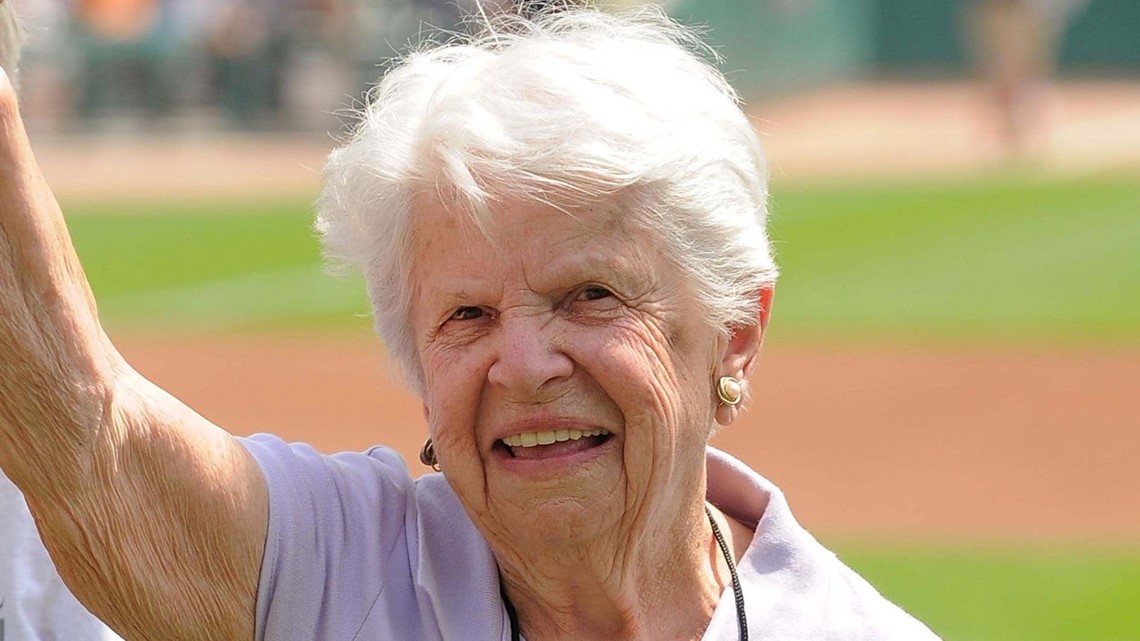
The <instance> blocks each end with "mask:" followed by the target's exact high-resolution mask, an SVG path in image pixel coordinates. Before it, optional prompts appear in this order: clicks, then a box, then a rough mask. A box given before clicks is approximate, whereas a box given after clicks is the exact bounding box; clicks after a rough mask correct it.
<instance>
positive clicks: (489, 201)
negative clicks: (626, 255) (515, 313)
mask: <svg viewBox="0 0 1140 641" xmlns="http://www.w3.org/2000/svg"><path fill="white" fill-rule="evenodd" d="M482 26H483V29H482V31H481V33H480V34H479V35H475V36H469V37H458V36H457V37H456V39H455V40H453V41H451V42H448V43H444V44H434V45H430V46H428V47H426V48H424V49H422V50H419V51H415V52H413V53H411V54H410V55H408V56H407V57H406V58H405V59H404V60H403V61H402V62H401V64H399V65H398V66H396V67H395V68H394V69H392V70H391V71H390V72H389V73H388V74H387V75H386V76H385V77H384V78H383V79H382V81H381V82H380V84H379V85H378V86H377V87H375V88H374V89H373V91H372V92H371V93H370V96H369V100H368V102H367V106H366V107H364V109H363V111H362V113H361V114H360V120H361V121H360V123H359V125H358V126H357V128H356V130H355V132H354V133H353V135H352V136H351V138H350V139H349V141H348V142H347V143H346V144H345V145H344V146H342V147H340V148H338V149H336V150H335V151H333V152H332V154H330V156H329V158H328V161H327V163H326V165H325V184H324V187H323V189H322V192H321V195H320V198H319V200H318V203H317V221H316V227H317V230H318V231H319V232H320V234H321V235H322V237H323V242H324V247H325V253H326V256H328V257H329V258H330V259H332V260H333V261H334V262H336V263H340V264H341V265H349V266H352V267H355V268H359V269H361V270H362V271H363V272H364V276H365V279H366V281H367V287H368V293H369V298H370V300H371V304H372V310H373V315H374V318H375V324H376V329H377V332H378V333H379V335H380V337H381V339H382V340H383V341H384V343H385V344H386V346H387V348H388V351H389V353H390V354H391V355H392V356H393V357H394V358H395V360H396V362H398V363H399V365H400V367H401V369H402V370H403V373H404V375H405V377H406V378H407V379H408V382H409V383H410V384H411V386H412V387H413V388H414V389H415V390H416V391H418V392H422V391H423V389H422V386H423V375H422V370H421V366H420V363H419V360H418V357H417V354H416V347H415V344H414V340H413V337H412V335H411V331H410V326H409V314H410V307H411V300H410V299H411V287H410V283H409V282H408V281H409V276H408V275H409V273H410V271H409V270H410V266H411V256H410V255H409V254H410V244H411V238H412V235H411V229H412V227H413V225H414V220H413V219H414V217H415V216H416V212H415V211H413V203H414V202H416V200H417V198H422V197H425V196H427V197H432V196H436V197H438V198H439V199H440V200H441V202H442V203H443V204H444V205H445V206H446V207H448V208H449V209H450V210H452V211H455V212H456V213H457V215H464V214H465V215H469V216H471V217H473V219H474V221H475V222H476V224H477V225H478V226H479V228H480V229H482V230H486V229H487V226H488V225H490V224H493V216H494V214H493V211H494V207H495V205H496V204H497V203H502V202H505V201H511V202H518V201H520V200H521V201H523V202H536V203H545V204H548V205H552V206H554V207H557V208H559V209H563V210H566V211H572V210H574V209H578V208H583V207H588V206H591V205H595V204H598V203H601V202H603V201H607V200H608V201H612V202H616V203H618V204H619V205H620V206H621V210H622V215H623V216H624V217H625V220H627V222H628V223H629V224H631V225H632V226H634V227H638V228H641V229H644V230H647V231H649V232H650V233H651V234H652V235H653V237H655V238H656V239H657V240H658V241H659V243H660V247H661V251H663V253H664V255H666V256H667V257H669V258H670V259H671V260H672V261H673V262H674V263H675V264H676V265H678V266H679V267H680V268H681V269H682V271H683V273H684V274H685V275H686V276H687V277H688V278H689V280H690V285H691V287H690V289H691V290H692V291H693V292H695V295H696V297H697V299H698V301H699V303H700V305H701V307H702V309H703V310H704V312H705V318H706V320H707V321H708V323H709V324H710V326H712V327H715V328H717V329H718V330H720V331H723V332H724V333H725V334H730V333H731V331H732V327H734V326H736V327H739V326H748V325H754V324H755V323H756V322H757V312H758V305H759V292H760V290H761V289H762V288H765V287H770V286H772V285H773V284H774V283H775V280H776V275H777V268H776V265H775V262H774V261H773V259H772V252H771V248H770V245H769V241H768V236H767V233H766V230H765V227H766V219H767V196H768V186H767V175H766V174H767V172H766V166H765V161H764V156H763V153H762V151H761V149H760V143H759V140H758V138H757V135H756V132H755V131H754V129H753V128H752V126H751V123H750V122H749V121H748V119H747V117H746V116H745V115H744V114H743V112H742V111H741V109H740V105H739V101H738V99H737V96H736V93H735V92H734V91H733V89H732V88H731V87H730V86H729V84H728V82H727V81H726V80H725V78H724V77H723V76H722V75H721V74H720V73H719V72H718V71H717V70H716V69H715V68H714V67H713V66H712V65H711V64H709V63H708V62H707V61H706V60H705V59H704V58H705V57H714V54H712V52H711V51H710V50H709V49H708V47H706V46H705V45H703V44H702V42H701V41H700V39H699V38H698V37H697V36H696V35H695V34H694V33H693V32H692V31H691V30H689V29H687V28H685V27H683V26H681V25H679V24H677V23H676V22H674V21H672V20H671V19H670V18H668V17H667V16H666V15H665V14H664V13H663V12H662V11H661V10H660V9H659V8H655V7H645V8H641V9H639V10H636V11H633V12H629V13H623V14H616V15H615V14H607V13H603V12H601V11H598V10H595V9H590V8H565V7H562V8H560V9H559V10H558V11H553V12H549V13H544V14H541V15H538V16H535V17H531V18H528V19H524V18H520V17H518V16H500V17H497V18H494V19H485V18H484V19H483V25H482ZM437 195H438V196H437ZM460 212H462V214H460Z"/></svg>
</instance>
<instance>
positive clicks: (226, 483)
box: [0, 9, 934, 641]
mask: <svg viewBox="0 0 1140 641" xmlns="http://www.w3.org/2000/svg"><path fill="white" fill-rule="evenodd" d="M699 48H700V43H699V42H698V41H697V40H696V39H695V38H694V37H693V36H692V35H691V34H689V33H688V32H687V31H685V30H684V29H682V28H681V27H679V26H677V25H675V24H673V23H671V22H670V21H669V20H668V19H667V18H665V17H664V16H663V15H661V14H660V13H659V12H657V11H652V10H645V11H642V12H640V13H637V14H634V15H630V16H626V17H613V16H609V15H606V14H603V13H600V12H596V11H594V10H590V9H581V10H568V11H561V12H556V13H550V14H547V15H542V16H539V17H537V18H536V19H534V20H533V21H524V20H521V19H514V20H511V19H504V20H501V21H499V20H494V19H493V20H491V24H490V26H489V28H488V30H487V31H486V33H485V34H484V35H481V36H478V37H475V38H473V39H471V40H469V41H465V42H454V43H450V44H447V45H445V46H439V47H436V48H434V49H430V50H425V51H420V52H418V53H415V54H413V55H411V56H410V57H409V58H408V59H407V60H406V61H404V63H403V64H402V65H401V66H399V67H398V68H396V69H395V70H394V71H392V72H391V73H389V74H388V75H387V76H386V77H385V78H384V80H383V82H382V83H381V84H380V85H379V86H378V87H377V88H376V90H375V91H374V93H373V95H372V96H371V100H370V106H369V107H368V108H367V110H366V111H365V113H364V114H363V117H362V119H361V124H360V126H359V129H358V130H357V132H356V134H355V135H354V136H353V138H352V139H351V140H350V141H349V142H348V144H346V145H345V146H344V147H342V148H340V149H338V150H337V151H335V152H333V154H332V155H331V157H330V159H329V161H328V165H327V176H326V185H325V188H324V191H323V193H322V195H321V198H320V202H319V214H318V223H317V225H318V228H319V229H320V230H321V232H322V234H323V236H324V239H325V242H326V245H327V248H328V249H329V251H330V252H331V254H333V255H335V256H338V257H341V258H343V259H345V260H347V261H348V262H350V263H352V264H355V265H358V266H359V267H360V268H362V269H363V270H364V273H365V275H366V278H367V284H368V292H369V294H370V298H371V301H372V306H373V310H374V313H375V320H376V327H377V328H378V331H379V333H380V336H381V338H382V339H383V340H384V342H385V344H386V345H387V346H388V348H389V350H390V352H391V354H392V355H393V356H394V358H395V359H397V360H398V362H399V363H400V364H401V366H402V368H403V372H404V374H405V375H406V379H407V381H408V382H409V384H410V386H411V387H412V388H413V389H414V390H415V392H416V393H418V394H419V395H420V397H421V398H422V400H423V408H424V417H425V419H426V422H427V432H428V440H427V443H426V445H425V447H424V452H423V459H424V461H425V462H426V463H427V464H429V465H432V466H434V467H436V468H437V469H438V470H440V471H441V473H440V474H428V475H426V476H423V477H421V478H419V479H418V480H413V479H412V478H411V476H410V475H409V473H408V470H407V469H406V467H405V465H404V463H403V462H402V461H401V460H400V459H399V458H398V457H397V455H396V454H394V453H393V452H392V451H390V450H387V449H384V448H375V449H372V450H369V451H367V452H364V453H359V454H339V455H336V456H323V455H321V454H318V453H317V452H315V451H313V450H312V449H310V448H308V447H306V446H304V445H290V444H286V443H284V442H282V441H280V440H278V439H276V438H274V437H271V436H265V435H262V436H256V437H253V438H250V439H236V438H234V437H232V436H230V435H229V434H227V433H226V432H224V431H223V430H221V429H220V428H218V427H216V426H214V425H211V424H210V423H208V422H207V421H206V420H204V419H203V418H201V417H200V416H198V415H196V414H195V413H193V412H192V411H191V410H189V409H188V408H186V407H185V406H183V405H181V404H180V403H179V402H178V401H177V400H175V399H173V398H171V397H170V396H168V395H167V394H165V393H163V392H162V391H161V390H159V389H157V388H156V387H155V386H154V385H153V384H151V383H149V382H148V381H146V380H144V379H143V378H141V377H140V376H139V375H138V374H137V373H135V372H134V371H133V370H132V369H131V368H130V367H129V366H128V365H127V364H126V363H125V362H124V361H123V359H122V357H121V356H120V355H119V354H118V353H117V352H116V351H115V349H114V348H113V347H112V345H111V343H110V342H109V341H108V339H107V337H106V336H105V335H104V333H103V331H102V330H101V328H100V326H99V324H98V322H97V319H96V312H95V306H94V303H93V301H92V297H91V294H90V291H89V289H88V287H87V285H86V282H85V281H84V279H83V276H82V271H81V270H80V267H79V265H78V262H77V260H76V257H75V255H74V253H73V252H72V249H71V246H70V243H69V241H68V238H67V235H66V232H65V228H64V225H63V222H62V219H61V217H60V215H59V212H58V210H57V207H56V205H55V204H54V201H53V200H52V199H51V197H50V195H49V194H48V192H47V191H46V188H45V187H44V186H43V184H42V181H41V179H40V177H39V174H38V173H37V172H36V170H35V168H34V165H33V161H32V158H31V155H30V153H29V151H28V149H27V142H26V139H25V138H24V135H23V132H22V130H21V129H20V125H19V120H18V118H17V116H16V111H15V107H14V104H13V103H14V101H13V99H12V97H11V92H10V91H9V92H6V93H5V96H6V98H5V100H4V101H3V103H2V105H3V109H2V110H0V123H2V126H3V138H2V139H0V140H2V148H0V153H2V154H3V156H4V158H3V159H2V160H3V162H2V163H0V168H2V169H0V203H2V205H3V210H2V217H0V224H2V226H3V234H2V236H0V240H2V241H3V245H4V251H3V252H0V256H2V262H0V315H2V316H3V318H4V319H5V322H4V324H3V328H2V330H0V464H2V465H3V468H4V469H5V470H6V471H8V472H9V473H10V474H11V476H12V478H13V479H15V481H16V482H17V483H18V484H19V485H20V486H21V487H22V488H23V490H24V491H25V493H26V494H27V495H28V497H29V503H30V505H31V508H32V510H33V511H34V513H35V514H36V515H37V518H38V520H39V522H40V525H41V530H42V532H43V534H44V538H45V542H46V543H47V545H48V547H49V549H51V551H52V553H53V555H54V556H55V559H56V561H57V563H58V564H59V567H60V569H61V572H62V573H63V575H64V577H65V578H66V579H67V580H68V581H69V583H70V585H71V586H72V587H73V589H74V591H75V592H76V594H78V595H79V596H80V597H81V599H83V600H84V601H85V603H86V604H88V606H89V607H90V608H91V609H92V610H93V611H95V612H96V613H97V614H99V615H100V616H101V617H102V618H104V619H105V620H107V621H108V622H110V623H111V625H112V626H113V627H114V628H116V629H117V630H119V631H121V633H122V634H123V635H124V636H125V637H126V638H128V639H133V638H138V639H249V638H256V639H321V640H335V641H339V640H344V641H350V640H352V639H400V640H418V639H449V640H485V639H494V640H500V639H501V640H508V639H521V638H524V637H525V638H526V639H528V640H529V641H543V640H548V639H590V640H597V639H654V640H657V639H686V640H687V639H748V638H751V639H753V640H756V639H773V640H776V639H779V640H790V639H812V640H818V639H836V640H838V639H845V640H850V639H876V640H884V639H899V640H902V639H906V640H908V641H913V640H916V639H918V640H921V639H931V638H934V637H933V635H932V634H931V633H930V632H929V631H928V630H927V629H926V628H925V627H924V626H923V625H922V624H920V623H918V622H916V621H915V620H913V619H912V618H910V617H909V616H907V615H906V614H905V613H903V612H902V611H901V610H899V609H898V608H896V607H895V606H893V605H891V604H890V603H888V602H886V601H885V600H884V599H883V598H882V597H881V596H879V595H878V594H877V593H876V592H875V591H874V589H872V588H871V587H870V586H869V585H868V584H867V583H865V582H864V581H863V580H862V579H860V578H859V577H858V576H856V575H855V574H854V573H852V572H851V571H850V570H849V569H847V568H846V567H845V566H843V565H842V564H841V563H840V562H839V561H837V560H836V559H835V557H834V556H833V555H832V554H830V553H829V552H828V551H827V550H825V549H824V548H822V547H821V546H820V545H819V544H818V543H816V541H815V540H814V539H812V538H811V536H810V535H808V534H807V532H805V531H804V530H803V529H801V528H800V526H799V525H797V524H796V522H795V520H794V519H793V518H792V515H791V513H790V512H789V510H788V507H787V504H786V503H785V501H784V498H783V495H782V494H781V493H780V492H779V490H777V489H776V488H775V487H773V486H772V485H771V484H770V483H768V482H767V481H766V480H764V479H763V478H761V477H760V476H759V475H757V474H756V473H755V472H753V471H752V470H750V469H749V468H748V467H746V466H745V465H743V464H742V463H740V462H739V461H737V460H735V459H733V458H732V457H730V456H728V455H727V454H724V453H721V452H718V451H716V450H713V449H711V448H709V447H708V440H709V436H710V435H711V434H712V433H713V432H714V431H715V429H716V428H717V425H722V426H726V425H729V424H731V423H732V422H733V421H734V420H735V419H736V418H737V417H738V416H739V414H740V412H741V411H742V408H743V403H744V402H746V400H747V397H748V381H747V376H748V374H749V372H750V371H751V370H752V369H753V367H754V365H755V362H756V358H757V353H758V351H759V349H760V344H761V339H762V338H763V334H764V331H765V328H766V327H767V321H768V317H769V310H770V309H771V300H772V288H773V284H774V282H775V279H776V267H775V265H774V264H773V261H772V257H771V252H770V249H769V243H768V239H767V237H766V234H765V214H766V206H765V199H766V196H767V187H766V184H765V177H764V176H765V171H764V160H763V156H762V155H761V152H760V146H759V144H758V142H757V138H756V135H755V133H754V132H753V130H752V128H751V126H750V124H749V122H748V120H747V118H745V116H744V115H743V114H742V113H741V111H740V109H739V107H738V104H737V101H736V97H735V95H734V94H733V92H732V90H731V89H730V88H729V86H728V84H727V83H726V82H725V80H724V79H723V78H722V77H721V76H720V75H719V74H718V73H717V72H716V71H715V70H714V69H712V68H711V67H710V66H708V65H706V64H705V63H704V62H702V61H701V59H700V58H699V57H698V56H696V55H694V53H693V50H694V49H699Z"/></svg>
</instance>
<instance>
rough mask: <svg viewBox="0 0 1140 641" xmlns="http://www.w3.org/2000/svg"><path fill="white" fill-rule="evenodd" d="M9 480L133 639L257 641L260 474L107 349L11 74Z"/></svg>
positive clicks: (6, 301)
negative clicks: (21, 112) (30, 139)
mask: <svg viewBox="0 0 1140 641" xmlns="http://www.w3.org/2000/svg"><path fill="white" fill-rule="evenodd" d="M0 467H2V468H3V469H4V471H5V472H7V473H8V475H9V476H10V477H11V478H12V480H13V481H14V482H15V483H16V484H17V485H18V486H19V487H20V488H21V489H22V490H23V492H24V493H25V494H26V496H27V499H28V504H29V507H30V508H31V510H32V513H33V514H34V516H35V517H36V521H37V523H38V525H39V528H40V532H41V534H42V535H43V538H44V542H45V544H46V545H47V547H48V549H49V551H50V552H51V553H52V555H53V558H54V559H55V562H56V564H57V566H58V568H59V570H60V574H61V575H62V576H63V578H64V580H65V581H67V583H68V585H69V587H70V588H71V589H72V590H73V591H74V592H75V594H76V595H77V596H78V597H79V598H80V600H82V601H83V602H84V604H85V605H87V606H88V607H90V608H91V609H92V611H94V612H95V613H96V614H97V615H99V616H100V617H102V618H104V619H105V620H107V621H108V622H109V623H111V624H112V627H115V628H116V629H119V630H121V631H123V632H126V633H127V637H128V638H132V637H134V638H142V639H155V638H162V639H207V638H218V639H241V638H249V637H251V636H252V634H253V608H254V605H255V598H256V597H255V591H256V584H257V578H258V571H259V568H260V560H261V554H262V551H263V548H264V537H265V530H266V510H267V505H268V500H267V498H266V496H265V483H264V480H263V479H262V478H261V476H260V471H259V470H258V468H257V466H256V464H255V463H254V462H253V461H252V459H251V457H250V456H249V455H248V454H247V453H246V452H245V450H244V448H242V447H241V446H240V445H239V444H238V443H236V442H235V441H234V440H233V439H232V437H230V435H229V434H227V433H225V432H224V431H223V430H221V429H220V428H218V427H216V426H214V425H212V424H210V423H209V422H208V421H206V420H205V419H203V418H202V417H201V416H199V415H197V414H196V413H194V412H193V411H192V410H190V409H189V408H188V407H186V406H185V405H183V404H182V403H181V402H179V401H178V400H177V399H175V398H173V397H172V396H170V395H169V394H166V393H165V392H163V391H162V390H161V389H159V388H158V387H157V386H155V385H153V384H152V383H150V382H149V381H147V380H146V379H144V378H142V377H141V376H140V375H138V374H137V373H136V372H134V370H132V369H131V368H130V367H129V365H127V364H126V362H125V361H124V360H123V358H122V357H121V356H120V355H119V353H118V352H117V351H116V350H115V348H114V347H113V346H112V345H111V343H110V341H109V340H108V339H107V337H106V335H105V334H104V332H103V330H102V328H101V327H100V325H99V320H98V314H97V312H96V308H95V303H94V299H93V296H92V294H91V291H90V288H89V286H88V284H87V280H86V278H85V276H84V274H83V270H82V268H81V267H80V264H79V259H78V257H77V256H76V254H75V251H74V249H73V247H72V245H71V239H70V236H69V235H68V232H67V228H66V225H65V223H64V220H63V216H62V214H61V213H60V210H59V206H58V205H57V203H56V201H55V199H54V197H53V196H52V194H51V191H50V190H49V189H48V188H47V185H46V184H45V183H44V180H43V177H42V175H41V174H40V173H39V170H38V168H37V167H36V164H35V159H34V158H33V156H32V152H31V148H30V145H29V143H28V140H27V136H26V134H25V132H24V129H23V125H22V123H21V121H20V118H19V113H18V109H17V107H16V100H15V93H14V91H13V90H12V87H11V85H10V84H8V83H7V82H6V78H5V77H4V76H2V75H0Z"/></svg>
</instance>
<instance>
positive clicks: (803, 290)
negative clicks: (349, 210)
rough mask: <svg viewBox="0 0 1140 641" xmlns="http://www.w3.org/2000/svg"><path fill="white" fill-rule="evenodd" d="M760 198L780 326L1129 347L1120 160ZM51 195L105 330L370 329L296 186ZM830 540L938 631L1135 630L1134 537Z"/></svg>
mask: <svg viewBox="0 0 1140 641" xmlns="http://www.w3.org/2000/svg"><path fill="white" fill-rule="evenodd" d="M772 206H773V211H774V218H773V223H772V235H773V237H774V238H775V239H776V242H777V248H778V252H779V259H780V262H781V264H782V266H783V270H784V273H783V276H782V278H781V283H780V287H779V293H778V296H777V306H776V309H775V321H774V325H773V334H772V338H774V339H775V340H776V341H777V342H793V343H794V342H804V343H807V342H811V343H817V342H821V341H823V342H832V341H836V342H867V341H871V342H885V343H892V342H894V343H897V342H900V341H901V342H905V343H923V344H926V343H942V344H947V343H949V344H978V343H982V344H992V343H1003V344H1005V343H1015V344H1019V345H1030V346H1058V345H1061V346H1067V345H1082V344H1090V343H1091V344H1097V345H1118V346H1119V345H1127V346H1136V345H1140V182H1138V181H1136V180H1135V178H1134V177H1127V176H1122V177H1118V178H1115V177H1094V178H1085V179H1066V180H1055V181H1049V180H1044V179H1038V178H1032V177H1016V176H1004V177H993V178H986V179H962V180H959V181H956V182H945V181H944V182H937V183H935V182H931V183H908V184H902V185H897V184H895V185H885V184H871V185H865V186H858V187H852V186H847V187H827V186H806V185H805V186H789V187H786V188H779V189H777V190H776V191H775V193H774V196H773V202H772ZM64 207H65V211H67V212H68V213H69V221H70V224H71V227H72V230H73V233H74V237H75V241H76V245H77V247H78V249H79V252H80V254H81V256H82V258H83V260H84V264H85V266H86V268H87V270H88V274H89V276H90V278H91V281H92V284H93V286H94V288H95V291H96V295H97V296H98V298H99V301H100V309H101V310H102V313H103V315H104V318H105V320H106V321H107V322H108V324H109V325H110V326H111V327H112V329H113V331H120V330H132V329H147V328H150V329H151V330H155V331H157V330H161V331H191V332H196V331H203V332H218V331H221V332H232V331H264V330H280V329H304V330H306V331H334V332H335V331H354V330H363V329H366V328H368V327H369V321H368V319H367V311H368V310H367V304H366V302H365V298H364V294H363V285H362V284H361V281H360V280H359V279H352V278H349V279H333V278H330V277H327V276H325V275H324V274H323V272H322V270H321V264H320V258H319V255H318V246H317V241H316V239H315V237H314V235H313V233H312V232H311V230H310V211H309V209H310V205H309V203H308V202H306V201H305V200H304V199H272V198H270V199H262V200H250V201H245V202H227V203H222V202H210V201H200V202H177V203H174V202H171V203H135V204H131V203H123V204H116V205H114V206H101V207H85V206H83V204H82V203H64ZM203 213H209V214H211V215H205V216H204V215H202V214H203ZM829 543H831V544H832V545H834V546H835V547H836V548H837V549H839V551H840V555H841V556H842V557H843V558H844V559H845V560H847V561H848V562H849V563H851V564H852V565H853V566H854V567H855V568H856V569H857V570H858V571H859V572H860V573H862V574H863V575H864V576H866V577H867V578H868V579H869V580H871V582H872V583H873V584H875V585H876V586H877V587H879V588H880V589H881V590H882V591H883V592H884V593H885V594H887V595H888V596H889V597H891V598H892V599H894V600H895V601H896V602H898V603H900V604H901V605H902V606H903V607H904V608H906V609H907V610H909V611H911V612H912V613H914V614H915V615H917V616H918V617H919V618H921V619H923V620H925V621H926V622H928V623H929V624H930V625H931V627H932V628H933V629H935V630H936V631H937V632H939V633H940V634H942V635H943V636H944V637H945V638H946V639H948V640H957V639H962V640H971V641H1014V640H1016V641H1125V640H1133V641H1135V640H1140V542H1138V545H1137V547H1136V548H1135V549H1121V550H1114V551H1106V550H1102V549H1092V548H1083V547H1080V546H1072V547H1063V548H1052V549H1037V550H1033V549H1021V548H976V547H973V546H967V545H965V544H952V543H951V544H941V543H931V544H928V545H915V546H908V547H903V548H896V547H886V546H882V545H879V546H875V545H856V544H844V543H843V542H842V541H840V542H835V541H831V542H829Z"/></svg>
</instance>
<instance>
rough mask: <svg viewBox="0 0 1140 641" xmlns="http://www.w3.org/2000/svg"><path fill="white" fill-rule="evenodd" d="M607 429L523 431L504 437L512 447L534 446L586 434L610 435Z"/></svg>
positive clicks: (577, 437) (573, 439)
mask: <svg viewBox="0 0 1140 641" xmlns="http://www.w3.org/2000/svg"><path fill="white" fill-rule="evenodd" d="M608 434H609V432H607V431H606V430H584V431H583V430H575V429H566V430H543V431H541V432H523V433H522V434H515V435H513V436H508V437H506V438H504V439H503V443H505V444H506V445H508V446H510V447H534V446H535V445H550V444H551V443H561V442H562V441H577V440H578V439H580V438H583V437H586V436H603V435H608Z"/></svg>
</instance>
